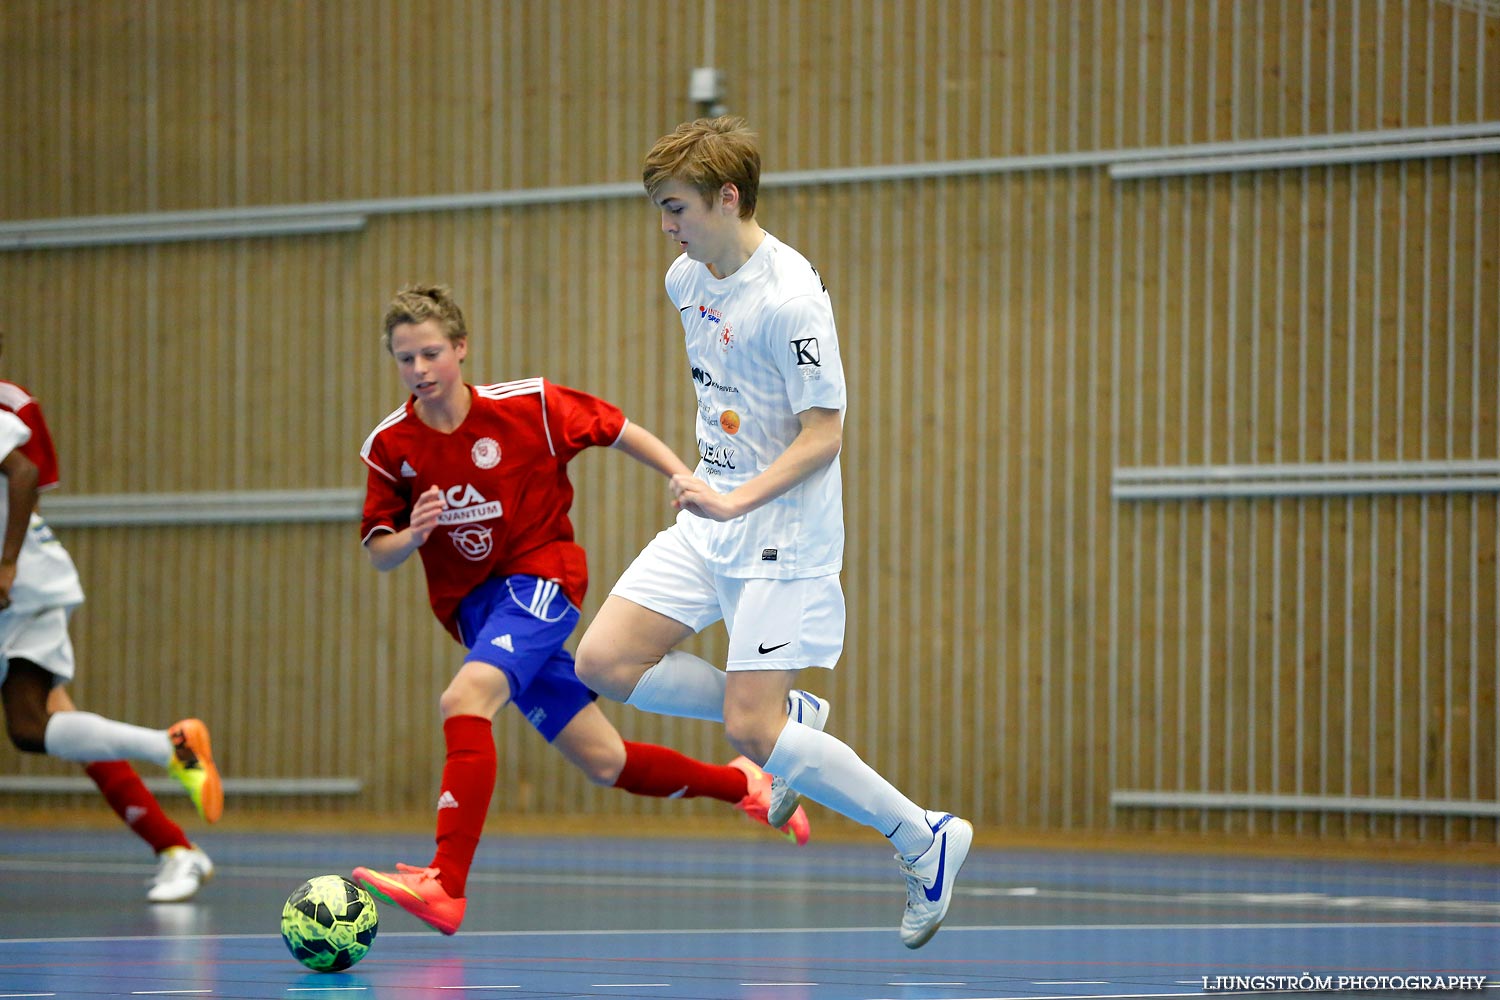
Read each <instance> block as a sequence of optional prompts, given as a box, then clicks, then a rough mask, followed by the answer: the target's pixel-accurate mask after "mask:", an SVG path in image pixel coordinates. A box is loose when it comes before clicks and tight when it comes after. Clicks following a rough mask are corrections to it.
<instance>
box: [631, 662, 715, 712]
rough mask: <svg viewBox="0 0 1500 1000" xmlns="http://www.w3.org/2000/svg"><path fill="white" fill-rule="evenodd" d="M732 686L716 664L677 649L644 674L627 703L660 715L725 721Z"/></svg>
mask: <svg viewBox="0 0 1500 1000" xmlns="http://www.w3.org/2000/svg"><path fill="white" fill-rule="evenodd" d="M728 683H729V675H727V674H726V673H724V671H722V670H720V669H719V668H718V667H716V666H714V665H713V664H712V663H709V662H708V661H707V660H705V659H703V658H702V657H699V656H694V655H693V654H692V653H684V652H682V651H681V650H679V649H674V650H672V651H671V652H670V653H668V654H667V655H666V656H663V657H662V658H661V659H660V660H658V661H657V664H656V666H654V667H652V668H651V669H650V670H647V671H646V672H645V673H644V674H642V675H641V679H640V680H639V681H637V682H636V685H635V690H634V691H632V692H630V697H629V698H626V699H625V704H627V705H630V706H632V707H634V708H638V709H640V710H641V711H643V712H655V713H656V714H657V715H675V716H679V717H681V718H684V719H703V720H704V721H706V722H723V721H724V688H725V686H726V685H727V684H728Z"/></svg>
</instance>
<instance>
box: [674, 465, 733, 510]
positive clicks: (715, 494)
mask: <svg viewBox="0 0 1500 1000" xmlns="http://www.w3.org/2000/svg"><path fill="white" fill-rule="evenodd" d="M672 496H673V497H674V499H675V505H676V507H677V509H678V510H685V511H687V512H688V513H690V514H696V515H698V516H699V517H703V518H707V519H708V520H710V521H729V520H733V519H734V518H736V517H739V516H740V512H739V510H738V508H737V507H736V506H735V504H734V502H733V501H731V500H730V499H729V495H728V494H726V493H720V492H719V491H717V490H715V489H714V488H713V487H712V486H710V485H708V484H707V483H705V482H704V481H703V480H701V479H698V478H695V477H693V476H687V475H682V474H680V473H679V474H678V475H675V476H673V477H672Z"/></svg>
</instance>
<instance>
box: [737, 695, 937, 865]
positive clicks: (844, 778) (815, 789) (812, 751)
mask: <svg viewBox="0 0 1500 1000" xmlns="http://www.w3.org/2000/svg"><path fill="white" fill-rule="evenodd" d="M766 771H768V772H769V773H771V774H774V775H776V776H777V777H779V778H783V779H785V781H786V783H787V784H789V785H791V786H792V787H793V788H795V789H796V790H797V791H799V792H801V793H802V794H803V795H805V796H807V797H808V798H810V799H812V800H813V801H814V802H817V803H819V804H820V805H824V806H827V807H828V808H829V809H832V810H833V811H834V812H837V813H841V814H842V815H844V816H847V817H849V818H850V819H852V820H854V821H856V822H858V823H863V824H864V825H865V826H869V827H873V828H875V829H876V830H879V831H880V833H881V834H882V835H884V837H885V838H886V839H887V840H889V841H890V842H891V844H892V846H894V847H895V848H896V850H897V852H899V853H901V854H904V855H906V856H907V857H915V856H916V855H918V854H921V853H922V852H923V851H925V850H927V848H928V847H930V846H931V845H932V827H930V826H928V825H927V814H926V812H924V811H923V809H922V807H921V806H919V805H917V804H916V803H915V802H913V801H912V800H911V799H908V798H907V797H906V796H905V795H902V794H901V792H900V791H899V790H897V788H896V786H895V785H892V784H891V783H890V782H889V781H886V780H885V779H884V778H882V777H881V776H880V775H879V774H878V773H877V772H876V771H875V769H874V768H872V767H871V766H870V765H869V764H866V763H865V762H864V761H862V760H860V759H859V754H857V753H855V752H854V751H853V750H851V749H849V747H848V746H846V745H845V744H843V743H842V742H840V741H839V740H837V739H835V738H834V737H832V736H829V735H828V734H827V733H820V732H818V731H817V730H816V729H814V728H812V727H811V726H804V725H803V724H802V723H800V722H792V721H791V720H787V724H786V727H785V728H784V729H782V730H781V736H780V738H778V739H777V740H776V746H775V748H774V749H773V750H772V751H771V757H770V759H769V760H767V761H766Z"/></svg>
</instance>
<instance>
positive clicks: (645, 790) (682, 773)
mask: <svg viewBox="0 0 1500 1000" xmlns="http://www.w3.org/2000/svg"><path fill="white" fill-rule="evenodd" d="M615 787H616V788H618V789H620V790H621V791H625V792H630V793H631V794H632V795H652V796H655V797H656V798H662V799H665V798H672V799H695V798H697V797H698V796H700V795H706V796H708V797H709V798H711V799H718V800H719V801H720V802H730V803H734V802H738V801H739V800H740V799H743V798H744V797H745V795H746V794H747V793H748V792H749V790H750V783H749V779H747V778H746V777H745V772H743V771H741V770H740V769H739V768H735V767H730V766H729V765H727V764H705V763H703V761H701V760H694V759H693V758H692V757H688V756H685V755H683V754H680V753H678V752H677V751H676V750H668V749H667V748H666V747H659V746H657V745H656V744H654V743H631V742H630V741H629V740H626V741H625V766H624V767H623V768H621V769H620V777H619V778H618V779H616V780H615Z"/></svg>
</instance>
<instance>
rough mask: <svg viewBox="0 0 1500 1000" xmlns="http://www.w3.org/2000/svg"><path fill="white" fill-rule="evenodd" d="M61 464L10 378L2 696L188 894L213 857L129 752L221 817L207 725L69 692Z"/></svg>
mask: <svg viewBox="0 0 1500 1000" xmlns="http://www.w3.org/2000/svg"><path fill="white" fill-rule="evenodd" d="M0 342H3V335H0ZM57 469H58V462H57V452H56V450H55V449H54V448H53V445H52V434H51V431H50V430H49V429H48V427H47V422H46V419H45V418H44V417H43V416H42V411H41V407H40V406H39V405H38V404H37V402H36V400H35V399H33V398H32V397H31V394H30V393H28V392H27V391H26V390H25V389H24V388H22V387H21V386H19V385H17V384H16V383H14V382H8V381H4V380H0V477H3V479H4V486H3V487H0V704H3V705H4V710H5V728H6V733H7V735H8V736H9V737H10V740H11V742H12V743H13V744H14V745H15V747H16V749H18V750H21V751H24V752H28V753H45V754H48V755H50V756H53V757H57V758H60V759H62V760H71V761H76V762H78V763H80V764H83V765H84V770H85V772H86V773H87V774H88V776H89V777H90V778H92V779H93V781H94V783H95V784H97V785H98V786H99V790H100V792H102V793H103V794H104V797H105V799H106V800H107V801H108V802H109V804H110V806H111V807H112V808H114V810H115V812H116V813H118V814H119V816H120V818H121V819H123V820H125V822H126V823H127V824H128V825H129V826H130V828H131V829H132V830H134V831H135V832H136V833H137V834H138V835H139V836H140V837H141V839H143V840H145V841H146V842H147V843H148V844H150V845H151V847H152V848H153V849H154V850H155V851H156V852H157V856H158V859H159V862H160V863H159V865H158V868H157V872H156V876H155V878H153V879H152V881H151V887H150V889H149V890H148V891H147V893H146V898H147V899H149V900H150V901H151V902H153V903H175V902H181V901H183V900H186V899H191V898H192V897H193V896H194V895H195V894H196V893H197V892H198V889H199V887H200V886H201V885H202V883H204V882H206V881H208V879H209V878H211V877H212V875H213V870H214V866H213V862H212V861H211V860H209V857H208V855H207V854H205V853H204V852H203V851H202V850H200V849H199V848H198V847H197V846H196V845H195V844H193V843H192V842H191V841H189V840H188V839H187V836H186V835H185V834H184V833H183V831H182V828H181V827H179V826H178V825H177V824H176V823H174V822H173V821H172V820H171V819H170V818H168V816H167V815H166V813H164V812H163V811H162V809H161V806H160V805H159V804H158V803H157V801H156V797H155V796H153V795H152V794H151V792H150V791H149V790H148V789H147V788H146V786H145V785H144V784H143V783H142V782H141V779H140V777H139V775H137V773H136V772H135V769H134V768H132V767H131V766H130V765H129V763H127V760H126V759H134V760H149V761H153V762H154V763H157V764H160V765H162V766H164V767H166V768H167V769H168V771H169V772H171V774H172V775H173V776H174V777H176V778H177V779H178V780H179V781H181V782H182V783H183V785H185V786H186V787H187V789H188V792H189V794H190V795H191V796H192V799H193V805H194V806H196V807H197V809H198V812H199V813H200V814H201V815H202V816H203V817H204V818H205V819H207V820H208V821H209V822H211V823H212V822H214V821H216V820H217V819H218V818H219V814H220V811H221V810H222V808H223V792H222V789H221V784H220V781H219V774H218V770H217V769H216V768H215V767H214V763H213V759H212V757H211V755H210V749H209V737H208V729H207V728H206V727H205V726H204V725H203V723H202V722H200V721H198V720H197V719H184V720H183V721H181V722H178V723H177V724H175V725H173V726H172V727H170V728H169V729H166V730H158V729H144V728H142V727H140V726H132V725H127V724H126V723H123V722H116V721H115V720H113V719H106V718H103V717H102V716H99V715H95V714H93V713H92V712H80V711H78V709H77V707H76V706H75V705H74V704H73V700H72V698H70V697H69V696H68V690H67V684H68V682H69V681H71V680H72V678H73V644H72V641H71V639H70V638H69V636H68V618H69V616H70V615H71V614H72V613H73V610H74V609H75V608H76V607H77V606H78V605H79V604H81V603H82V602H83V587H82V586H81V585H80V583H79V580H78V571H77V570H76V569H75V568H74V566H73V560H72V559H71V558H70V557H69V556H68V552H67V550H66V549H65V548H63V546H62V543H61V542H59V541H58V540H57V537H56V536H55V535H53V533H52V529H51V528H50V527H48V525H47V522H46V521H44V520H43V519H42V516H41V514H40V513H39V512H38V511H37V509H36V507H37V496H38V494H39V493H40V492H42V491H44V490H48V489H52V488H53V487H55V486H57V483H58V471H57Z"/></svg>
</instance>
